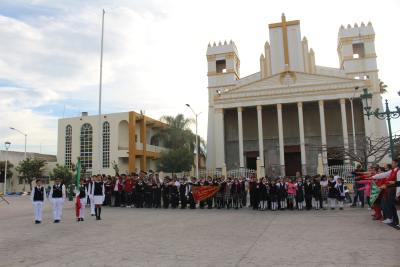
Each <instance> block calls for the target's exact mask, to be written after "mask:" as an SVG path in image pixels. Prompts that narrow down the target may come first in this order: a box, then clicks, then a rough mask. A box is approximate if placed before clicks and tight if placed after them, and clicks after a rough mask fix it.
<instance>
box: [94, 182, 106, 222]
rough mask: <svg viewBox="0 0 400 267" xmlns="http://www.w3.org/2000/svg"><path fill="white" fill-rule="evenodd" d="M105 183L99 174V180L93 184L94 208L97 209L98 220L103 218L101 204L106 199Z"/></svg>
mask: <svg viewBox="0 0 400 267" xmlns="http://www.w3.org/2000/svg"><path fill="white" fill-rule="evenodd" d="M104 187H105V186H104V184H103V182H101V176H100V175H98V176H97V180H96V181H95V182H94V184H93V188H92V192H91V194H92V196H93V197H92V199H93V202H94V209H95V214H96V220H101V204H102V203H103V199H104V193H105V190H104Z"/></svg>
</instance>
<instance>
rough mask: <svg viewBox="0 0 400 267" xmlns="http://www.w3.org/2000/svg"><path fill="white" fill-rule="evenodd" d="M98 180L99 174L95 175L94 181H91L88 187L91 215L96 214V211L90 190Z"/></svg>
mask: <svg viewBox="0 0 400 267" xmlns="http://www.w3.org/2000/svg"><path fill="white" fill-rule="evenodd" d="M96 180H97V176H96V175H93V179H92V181H91V182H90V183H89V188H88V191H87V192H89V199H90V214H91V216H94V215H95V212H94V202H93V196H92V194H90V192H92V188H93V185H94V183H95V182H96Z"/></svg>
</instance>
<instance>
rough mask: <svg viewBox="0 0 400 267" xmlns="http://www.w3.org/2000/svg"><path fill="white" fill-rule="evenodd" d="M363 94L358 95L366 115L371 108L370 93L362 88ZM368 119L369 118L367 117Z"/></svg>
mask: <svg viewBox="0 0 400 267" xmlns="http://www.w3.org/2000/svg"><path fill="white" fill-rule="evenodd" d="M363 90H364V93H363V94H362V95H360V97H361V100H362V103H363V106H364V109H365V111H366V112H367V113H368V112H369V111H370V110H371V108H372V93H368V89H367V88H364V89H363ZM368 119H369V116H368Z"/></svg>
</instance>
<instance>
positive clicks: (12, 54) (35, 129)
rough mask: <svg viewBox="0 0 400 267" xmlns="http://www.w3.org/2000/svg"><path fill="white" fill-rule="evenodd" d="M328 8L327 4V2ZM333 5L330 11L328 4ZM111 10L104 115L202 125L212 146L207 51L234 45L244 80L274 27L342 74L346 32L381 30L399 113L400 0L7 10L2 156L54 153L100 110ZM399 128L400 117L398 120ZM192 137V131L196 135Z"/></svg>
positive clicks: (379, 47)
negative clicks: (69, 128) (62, 126)
mask: <svg viewBox="0 0 400 267" xmlns="http://www.w3.org/2000/svg"><path fill="white" fill-rule="evenodd" d="M328 3H330V4H328ZM331 3H332V4H331ZM103 8H104V9H105V11H106V14H105V34H104V67H103V107H102V110H103V113H115V112H122V111H128V110H134V111H139V110H146V115H147V116H150V117H153V118H156V119H158V118H159V117H160V116H162V115H164V114H166V115H177V114H178V113H183V114H184V115H185V116H193V113H192V111H191V110H190V109H189V108H187V107H186V106H185V104H186V103H189V104H190V105H191V106H192V107H193V109H194V110H195V111H196V112H200V111H201V112H202V114H201V115H200V116H199V134H200V135H201V136H202V137H204V138H206V137H207V110H208V108H207V107H208V103H207V60H206V56H205V54H206V49H207V44H208V43H209V42H210V43H212V42H214V41H215V42H218V41H220V40H221V41H222V42H223V41H224V40H225V39H226V40H227V41H228V42H229V40H230V39H232V40H233V41H235V43H236V46H237V48H238V50H239V56H240V60H241V74H242V77H244V76H247V75H249V74H252V73H255V72H258V71H259V66H260V65H259V57H260V54H261V53H263V47H264V43H265V41H269V35H268V24H270V23H276V22H280V21H281V14H282V12H284V13H285V14H286V19H287V20H300V25H301V34H302V36H306V37H307V39H308V44H309V48H313V49H314V51H315V54H316V64H317V65H321V66H328V67H339V66H338V65H339V62H338V56H337V50H336V42H337V34H338V30H339V27H340V25H342V24H343V25H344V26H345V27H346V26H347V24H351V25H352V26H354V23H356V22H357V23H358V25H360V24H361V22H362V21H364V22H365V23H367V22H368V21H371V22H372V25H373V27H374V29H375V32H376V38H375V45H376V53H377V55H378V59H377V60H378V68H379V70H380V72H379V76H380V78H381V80H383V81H384V82H385V83H386V84H387V85H388V86H389V94H388V95H385V96H384V98H388V99H389V101H390V104H391V105H390V107H391V108H392V109H394V106H396V105H400V97H399V96H398V95H397V93H396V92H397V91H399V90H400V87H397V86H396V79H397V75H398V74H397V71H398V70H397V69H398V67H397V64H398V63H396V62H399V60H400V56H399V53H398V45H399V43H400V35H399V34H398V32H397V30H396V29H397V28H398V26H397V24H398V15H399V11H400V1H379V2H378V1H334V2H327V1H294V0H292V1H289V0H286V1H265V0H264V1H149V0H147V1H118V0H117V1H77V0H76V1H71V0H69V1H40V0H38V1H16V0H14V1H2V3H1V4H0V36H1V38H0V70H1V71H0V149H1V150H3V149H4V145H3V144H4V142H5V141H10V142H11V143H12V145H11V148H10V149H11V150H16V151H23V150H24V137H23V136H22V135H21V134H19V133H17V132H15V131H12V130H10V129H9V127H15V128H17V129H19V130H20V131H22V132H24V133H27V134H28V146H27V147H28V149H27V150H28V151H30V152H39V150H40V144H41V143H42V153H49V154H55V153H56V152H57V119H58V118H62V117H63V112H64V104H65V106H66V108H65V116H66V117H68V116H77V115H78V112H79V111H80V112H82V111H88V112H89V115H90V114H92V115H93V114H95V113H97V112H98V87H99V68H100V67H99V62H100V39H101V15H102V9H103ZM392 127H393V131H399V130H400V119H398V120H393V121H392ZM193 131H195V125H193Z"/></svg>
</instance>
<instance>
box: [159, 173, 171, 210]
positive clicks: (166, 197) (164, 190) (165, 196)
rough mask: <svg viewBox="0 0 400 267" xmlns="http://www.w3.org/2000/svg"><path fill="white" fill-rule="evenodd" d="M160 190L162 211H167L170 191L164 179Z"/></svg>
mask: <svg viewBox="0 0 400 267" xmlns="http://www.w3.org/2000/svg"><path fill="white" fill-rule="evenodd" d="M161 188H162V195H163V203H164V209H168V206H169V193H170V191H171V188H170V185H169V184H168V179H167V178H165V179H164V183H163V184H162V186H161Z"/></svg>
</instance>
